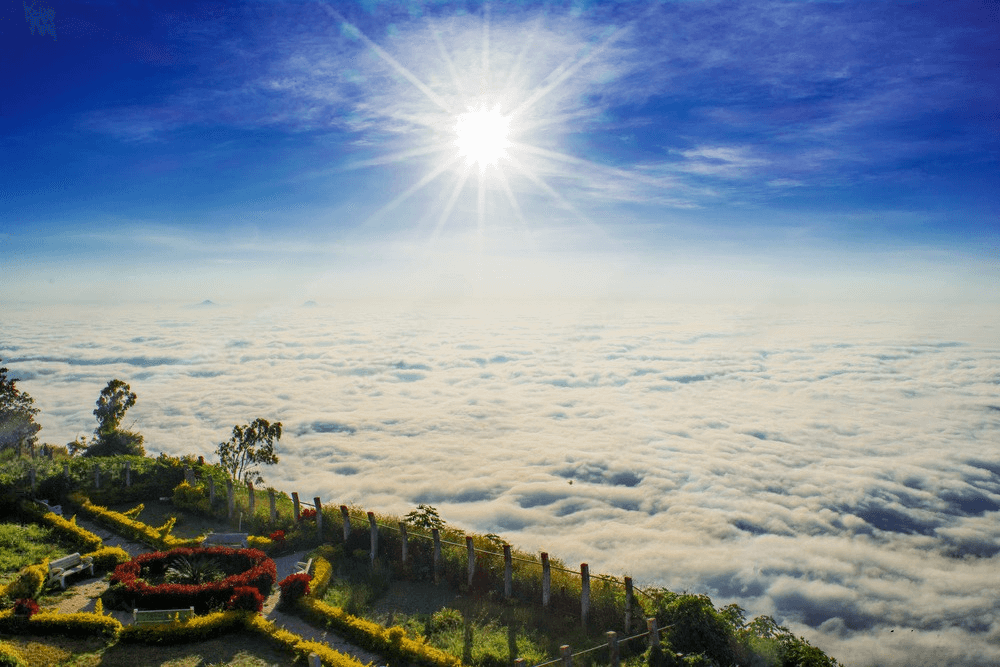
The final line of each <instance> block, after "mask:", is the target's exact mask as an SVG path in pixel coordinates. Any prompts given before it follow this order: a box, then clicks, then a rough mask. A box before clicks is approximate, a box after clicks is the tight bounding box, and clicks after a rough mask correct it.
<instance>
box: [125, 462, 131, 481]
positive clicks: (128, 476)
mask: <svg viewBox="0 0 1000 667" xmlns="http://www.w3.org/2000/svg"><path fill="white" fill-rule="evenodd" d="M125 486H132V462H131V461H129V460H127V459H126V460H125Z"/></svg>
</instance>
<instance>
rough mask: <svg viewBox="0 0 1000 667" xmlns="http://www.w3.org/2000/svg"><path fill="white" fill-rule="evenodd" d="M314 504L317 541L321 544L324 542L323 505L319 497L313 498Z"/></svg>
mask: <svg viewBox="0 0 1000 667" xmlns="http://www.w3.org/2000/svg"><path fill="white" fill-rule="evenodd" d="M313 504H314V505H316V539H318V540H319V541H320V542H322V541H323V503H322V502H320V499H319V496H316V497H315V498H313Z"/></svg>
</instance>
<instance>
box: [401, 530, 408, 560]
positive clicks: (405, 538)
mask: <svg viewBox="0 0 1000 667" xmlns="http://www.w3.org/2000/svg"><path fill="white" fill-rule="evenodd" d="M399 535H400V537H401V539H402V540H403V549H402V556H401V558H400V560H401V562H403V563H405V562H406V556H407V553H406V552H407V546H408V543H407V540H408V536H407V534H406V524H405V523H403V522H402V521H400V522H399Z"/></svg>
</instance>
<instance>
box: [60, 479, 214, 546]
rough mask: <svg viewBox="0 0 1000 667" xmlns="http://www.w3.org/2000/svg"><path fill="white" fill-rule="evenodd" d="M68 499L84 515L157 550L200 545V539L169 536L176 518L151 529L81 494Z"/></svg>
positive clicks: (74, 494) (71, 495) (72, 495)
mask: <svg viewBox="0 0 1000 667" xmlns="http://www.w3.org/2000/svg"><path fill="white" fill-rule="evenodd" d="M69 498H70V500H71V501H73V503H75V504H76V505H79V506H80V509H81V510H83V513H84V514H86V515H88V516H91V517H93V518H94V519H96V520H97V521H100V522H101V523H103V524H105V525H107V526H109V527H110V528H113V529H114V530H115V531H116V532H118V533H120V534H122V535H124V536H126V537H130V538H132V539H135V540H139V541H140V542H145V543H146V544H149V545H150V546H153V547H155V548H157V549H164V550H169V549H174V548H176V547H187V546H194V545H196V544H199V543H201V538H193V539H188V540H184V539H180V538H177V537H174V536H173V535H171V534H170V531H171V530H173V527H174V523H175V522H176V521H177V519H176V517H171V518H170V519H168V520H167V522H166V523H164V524H163V525H162V526H158V527H153V526H149V525H147V524H145V523H142V522H141V521H136V520H135V519H130V518H129V517H127V516H125V515H124V514H122V513H121V512H115V511H112V510H109V509H108V508H107V507H103V506H101V505H95V504H94V503H92V502H90V499H89V498H87V497H86V496H85V495H83V494H82V493H72V494H70V496H69Z"/></svg>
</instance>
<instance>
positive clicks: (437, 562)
mask: <svg viewBox="0 0 1000 667" xmlns="http://www.w3.org/2000/svg"><path fill="white" fill-rule="evenodd" d="M431 537H433V538H434V583H435V584H436V583H438V582H439V581H440V576H439V574H438V573H439V572H440V570H441V531H440V530H438V529H437V528H433V529H431Z"/></svg>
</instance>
